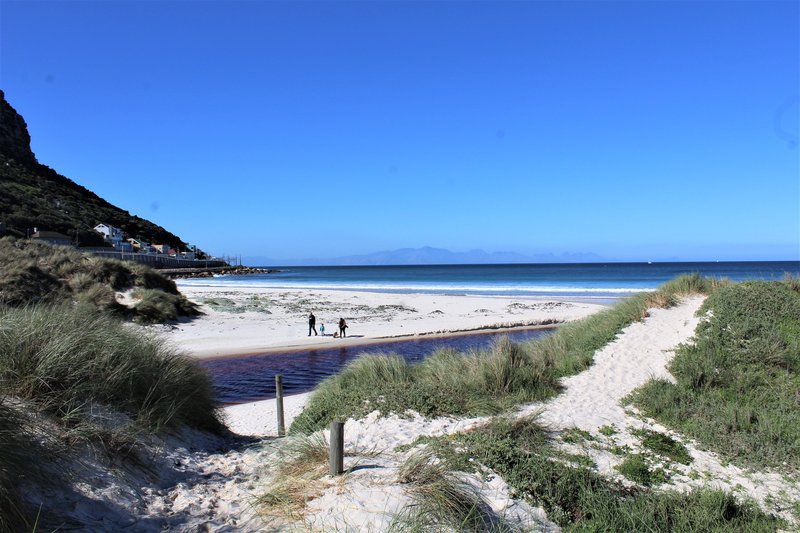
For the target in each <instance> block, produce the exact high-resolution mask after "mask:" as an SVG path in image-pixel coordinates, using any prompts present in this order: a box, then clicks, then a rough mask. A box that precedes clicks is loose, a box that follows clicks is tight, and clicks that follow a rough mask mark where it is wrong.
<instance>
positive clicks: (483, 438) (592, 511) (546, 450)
mask: <svg viewBox="0 0 800 533" xmlns="http://www.w3.org/2000/svg"><path fill="white" fill-rule="evenodd" d="M438 446H446V447H449V448H450V452H448V454H442V455H441V457H448V455H449V456H452V455H456V456H457V457H456V459H450V460H449V461H450V463H451V466H452V467H456V468H464V467H465V466H467V467H468V465H472V468H473V469H475V471H477V465H484V466H486V467H488V468H491V469H492V470H494V471H495V472H497V473H498V474H499V475H501V476H502V477H503V479H505V480H506V482H507V483H508V484H509V485H511V487H513V488H514V489H515V490H516V493H517V494H518V495H520V497H524V498H526V499H527V500H529V501H530V502H531V503H532V504H534V505H541V506H542V507H543V508H544V509H545V511H546V512H547V516H548V518H549V519H550V520H553V521H554V522H556V523H557V524H558V525H560V526H562V527H564V528H565V529H568V530H570V531H651V532H657V531H664V532H668V531H709V532H710V531H715V532H722V531H748V532H749V531H775V530H776V529H777V528H778V527H779V526H781V524H782V523H781V521H779V520H777V519H775V518H773V517H770V516H767V515H766V514H764V513H763V512H761V511H760V510H759V509H758V508H757V507H756V506H755V505H753V504H751V503H739V502H737V501H736V499H735V498H734V497H733V496H732V495H730V494H726V493H724V492H721V491H709V490H695V491H693V492H690V493H685V494H684V493H679V492H673V491H665V492H658V491H654V490H652V489H649V488H646V487H632V488H631V487H625V486H623V485H622V484H619V483H616V482H614V481H611V480H609V479H607V478H604V477H603V476H601V475H600V474H597V473H596V472H594V471H593V470H592V469H590V468H586V467H583V466H580V465H572V464H567V463H565V462H564V461H562V460H560V455H559V451H558V450H557V449H556V448H555V447H554V446H553V445H552V444H551V443H550V442H549V441H548V437H547V434H546V432H545V431H544V429H543V428H541V427H540V426H539V425H538V424H537V423H536V421H535V420H534V419H523V420H513V421H512V420H508V419H503V418H500V419H497V420H495V421H494V422H493V423H491V424H489V425H487V426H484V427H482V428H480V429H477V430H474V431H471V432H468V433H462V434H459V435H456V436H450V437H447V438H446V439H439V444H438ZM467 458H472V459H474V462H471V461H468V460H467ZM650 481H652V480H650Z"/></svg>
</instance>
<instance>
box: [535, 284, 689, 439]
mask: <svg viewBox="0 0 800 533" xmlns="http://www.w3.org/2000/svg"><path fill="white" fill-rule="evenodd" d="M702 303H703V298H702V297H692V298H687V299H686V300H685V301H684V302H683V303H681V304H680V305H677V306H675V307H671V308H669V309H651V310H650V311H649V313H650V316H649V317H647V319H645V320H644V321H642V322H634V323H633V324H631V325H629V326H628V327H626V328H625V329H624V330H623V332H622V334H620V335H619V336H618V337H617V338H616V339H615V340H614V341H612V342H611V343H609V344H608V345H606V346H605V347H604V348H602V349H600V350H598V351H597V352H595V354H594V362H593V364H592V366H590V367H589V368H588V369H586V370H585V371H584V372H581V373H580V374H576V375H574V376H570V377H568V378H565V379H564V380H562V384H563V386H564V389H565V390H564V392H562V393H561V394H559V395H558V396H557V397H555V398H554V399H553V400H551V401H549V402H547V403H545V404H543V405H539V404H535V405H531V406H527V407H525V408H523V409H522V410H520V414H521V415H525V414H529V413H532V412H534V411H540V410H541V411H542V413H541V415H540V420H541V421H542V422H544V423H545V424H548V425H552V426H554V427H557V428H567V427H578V428H580V429H584V430H587V431H595V432H596V431H597V429H598V428H599V427H600V426H603V425H606V424H616V425H620V424H623V423H624V422H626V421H627V415H626V414H625V410H624V409H623V408H622V405H620V400H622V399H623V398H624V397H625V396H627V395H628V394H630V393H631V392H633V390H634V389H636V388H638V387H641V386H642V385H644V384H645V383H646V382H647V381H648V380H650V378H654V377H656V378H666V379H672V376H671V375H670V374H669V372H668V371H667V369H666V365H667V363H668V362H669V360H670V359H671V358H672V354H673V350H674V349H675V348H677V347H678V345H679V344H682V343H685V342H687V341H689V339H691V337H692V336H693V335H694V330H695V328H697V325H698V324H699V322H700V319H699V318H698V317H696V316H695V313H696V312H697V310H698V309H699V308H700V305H701V304H702Z"/></svg>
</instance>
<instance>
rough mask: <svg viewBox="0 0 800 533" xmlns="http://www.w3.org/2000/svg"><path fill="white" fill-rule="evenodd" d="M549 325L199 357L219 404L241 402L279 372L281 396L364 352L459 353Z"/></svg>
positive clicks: (270, 386) (256, 396) (266, 392)
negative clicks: (279, 351) (216, 357)
mask: <svg viewBox="0 0 800 533" xmlns="http://www.w3.org/2000/svg"><path fill="white" fill-rule="evenodd" d="M553 331H554V329H518V330H512V331H504V332H502V333H501V332H486V333H469V334H461V335H452V336H447V337H429V338H425V337H421V338H415V339H413V340H402V341H392V342H382V343H375V344H367V345H362V346H340V347H336V346H335V344H336V340H335V339H331V348H325V349H314V350H302V349H300V350H291V351H286V352H281V353H267V354H255V355H247V356H241V357H225V358H220V359H210V360H205V361H201V364H202V365H203V366H204V367H205V368H207V369H208V371H209V372H210V373H211V376H212V379H213V381H214V388H215V390H216V393H217V399H218V400H219V401H220V402H222V403H224V404H233V403H244V402H250V401H255V400H264V399H268V398H274V397H275V374H281V375H283V390H284V394H287V395H288V394H296V393H299V392H306V391H309V390H311V389H313V388H314V386H315V385H317V383H319V382H320V381H322V380H324V379H325V378H327V377H328V376H331V375H333V374H336V373H337V372H339V371H340V370H341V369H342V368H343V367H344V366H345V365H346V364H347V363H349V362H350V361H352V360H353V359H355V358H356V357H358V356H360V355H363V354H367V353H396V354H398V355H401V356H403V357H404V358H405V359H406V360H407V361H409V362H416V361H420V360H422V359H424V358H425V357H427V356H428V355H430V354H432V353H433V352H435V351H436V350H438V349H440V348H453V349H455V350H458V351H467V350H473V349H482V348H487V347H489V346H490V345H491V344H492V343H494V342H495V340H497V339H498V338H500V337H503V336H507V337H509V338H510V339H511V340H512V341H515V342H522V341H526V340H531V339H535V338H539V337H543V336H545V335H549V334H550V333H552V332H553Z"/></svg>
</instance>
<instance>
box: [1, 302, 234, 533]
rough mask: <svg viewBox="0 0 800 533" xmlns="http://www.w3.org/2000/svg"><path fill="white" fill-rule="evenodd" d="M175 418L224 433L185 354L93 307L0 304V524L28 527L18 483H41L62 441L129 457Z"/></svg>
mask: <svg viewBox="0 0 800 533" xmlns="http://www.w3.org/2000/svg"><path fill="white" fill-rule="evenodd" d="M22 412H25V413H27V414H26V416H25V417H24V418H23V417H22V416H21V415H20V414H19V413H22ZM28 418H30V419H31V420H32V421H33V422H31V423H34V422H35V424H36V428H37V429H36V431H35V432H34V431H32V430H30V429H29V427H30V424H29V421H28ZM182 425H187V426H190V427H194V428H197V429H202V430H208V431H212V432H222V431H224V426H223V424H222V422H221V421H220V419H219V418H218V413H217V405H216V401H215V399H214V394H213V390H212V386H211V380H210V379H209V377H208V375H207V373H206V372H205V371H204V370H203V369H202V368H201V367H200V366H199V365H197V364H196V363H195V362H194V361H192V360H191V359H189V358H187V357H184V356H182V355H180V354H178V353H176V352H175V351H173V350H172V349H171V348H169V347H168V346H166V345H164V344H163V343H162V342H161V341H159V340H158V339H156V338H155V337H154V336H152V335H151V334H148V333H144V332H141V331H138V330H134V329H131V328H129V327H126V325H125V324H124V323H123V322H121V321H120V320H118V319H116V318H113V317H112V316H110V315H109V314H108V313H103V312H101V311H98V310H96V309H95V308H94V307H93V306H87V305H78V306H76V305H66V304H62V305H46V304H40V305H37V306H26V307H22V308H12V307H0V531H25V530H33V529H35V528H34V527H33V522H35V519H34V518H33V517H35V516H36V513H37V510H36V509H28V508H25V507H24V506H23V505H22V503H21V502H20V499H19V495H18V494H17V492H16V491H17V487H18V485H19V484H20V482H21V481H24V480H36V481H37V482H40V483H45V482H47V480H46V479H44V477H43V476H40V475H39V468H40V466H41V465H42V464H43V463H45V462H46V459H47V457H48V456H52V457H57V456H58V453H59V452H60V447H61V444H60V443H67V444H73V443H76V442H85V443H89V444H91V445H92V446H93V447H96V446H97V445H99V448H100V449H101V450H103V451H105V452H106V453H107V454H108V455H109V456H110V457H111V458H112V459H113V460H119V459H120V458H124V457H129V458H131V459H132V460H135V456H132V455H131V451H132V449H133V447H134V444H135V442H136V437H137V436H138V435H140V434H142V433H153V432H157V431H159V430H161V429H165V428H177V427H180V426H182ZM34 435H35V436H34ZM95 449H97V448H95ZM59 482H66V481H65V480H63V479H62V480H60V481H59Z"/></svg>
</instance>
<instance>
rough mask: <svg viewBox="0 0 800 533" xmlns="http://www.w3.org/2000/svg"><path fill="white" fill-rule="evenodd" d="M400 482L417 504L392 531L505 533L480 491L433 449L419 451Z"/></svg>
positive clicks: (402, 471)
mask: <svg viewBox="0 0 800 533" xmlns="http://www.w3.org/2000/svg"><path fill="white" fill-rule="evenodd" d="M397 480H398V482H400V483H403V484H406V485H408V486H409V493H410V494H411V497H412V499H413V503H412V504H411V505H410V506H409V507H407V508H406V509H405V510H404V512H402V513H400V515H399V516H397V517H395V520H394V521H393V523H392V527H391V530H392V531H442V530H453V531H503V530H509V529H508V528H504V527H503V524H502V523H501V521H500V520H499V519H498V518H497V517H495V516H494V515H493V514H492V513H491V512H490V511H488V510H487V509H488V507H487V506H486V504H485V503H484V502H483V500H482V499H481V497H480V494H479V493H478V491H477V490H476V489H475V488H474V487H472V486H471V485H469V484H467V483H466V482H464V481H463V480H461V479H459V477H458V476H457V475H456V474H455V473H453V472H451V471H450V470H449V468H448V466H447V465H446V464H445V463H444V462H442V461H439V460H438V458H437V457H436V455H435V454H434V453H432V452H431V450H429V449H422V450H418V451H415V452H414V453H412V454H411V455H409V456H408V458H407V459H406V461H405V462H404V463H403V464H402V465H401V466H400V468H399V469H398V473H397Z"/></svg>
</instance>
